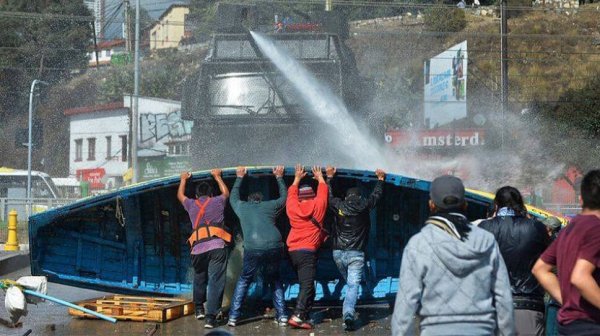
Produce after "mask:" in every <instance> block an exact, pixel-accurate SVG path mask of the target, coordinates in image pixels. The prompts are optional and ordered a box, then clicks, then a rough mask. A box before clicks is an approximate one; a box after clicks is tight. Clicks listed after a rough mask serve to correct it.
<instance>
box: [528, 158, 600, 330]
mask: <svg viewBox="0 0 600 336" xmlns="http://www.w3.org/2000/svg"><path fill="white" fill-rule="evenodd" d="M581 199H582V203H583V204H582V211H581V214H580V215H577V216H576V217H575V218H573V219H572V220H571V222H570V223H569V225H567V226H566V227H565V228H564V229H563V230H562V231H561V233H560V234H559V235H558V237H557V238H556V240H555V241H554V242H553V243H552V244H551V245H550V247H549V248H548V249H547V250H546V251H545V252H544V253H543V254H542V256H541V257H540V259H539V260H538V261H537V263H536V264H535V266H534V268H533V274H534V275H535V276H536V278H537V279H538V281H539V282H540V284H541V285H542V286H544V288H545V289H546V290H547V291H548V292H549V293H550V295H552V297H553V298H554V299H556V301H558V302H559V303H561V304H562V306H561V308H560V310H559V311H558V331H559V334H560V335H600V287H599V280H600V278H599V276H598V271H597V267H599V266H600V170H592V171H590V172H589V173H587V174H586V175H585V176H584V178H583V180H582V181H581ZM554 267H556V268H557V273H558V276H557V275H556V274H554V273H553V272H552V270H553V268H554Z"/></svg>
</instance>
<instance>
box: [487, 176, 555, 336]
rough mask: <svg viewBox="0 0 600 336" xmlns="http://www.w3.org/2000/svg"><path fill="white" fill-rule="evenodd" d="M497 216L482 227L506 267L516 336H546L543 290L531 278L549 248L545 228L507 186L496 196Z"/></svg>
mask: <svg viewBox="0 0 600 336" xmlns="http://www.w3.org/2000/svg"><path fill="white" fill-rule="evenodd" d="M494 206H495V215H494V217H493V218H491V219H488V220H485V221H483V222H481V224H479V227H480V228H482V229H484V230H487V231H489V232H491V233H492V234H493V235H494V237H496V241H497V242H498V246H499V247H500V254H502V258H503V259H504V262H505V263H506V268H507V269H508V275H509V280H510V287H511V291H512V295H513V304H514V309H515V327H516V331H517V335H545V322H544V310H545V307H544V288H542V286H541V285H540V284H539V282H538V281H537V279H536V278H535V277H534V276H533V274H531V269H532V268H533V265H534V264H535V262H536V260H537V259H538V258H539V256H540V255H541V254H542V252H544V250H545V249H546V248H547V247H548V245H549V244H550V237H549V236H548V233H547V232H546V227H545V226H544V224H542V223H541V222H540V221H538V220H536V219H533V218H528V215H527V209H526V208H525V204H524V202H523V197H522V196H521V193H520V192H519V190H517V189H516V188H514V187H511V186H505V187H502V188H500V189H498V191H497V192H496V197H495V198H494Z"/></svg>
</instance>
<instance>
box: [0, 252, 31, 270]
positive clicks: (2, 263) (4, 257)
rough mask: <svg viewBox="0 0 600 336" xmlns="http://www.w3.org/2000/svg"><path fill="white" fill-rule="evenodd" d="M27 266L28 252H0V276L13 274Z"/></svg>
mask: <svg viewBox="0 0 600 336" xmlns="http://www.w3.org/2000/svg"><path fill="white" fill-rule="evenodd" d="M28 265H29V251H15V252H8V251H6V252H5V251H4V250H3V249H2V251H0V275H5V274H8V273H12V272H15V271H17V270H19V269H22V268H25V267H27V266H28Z"/></svg>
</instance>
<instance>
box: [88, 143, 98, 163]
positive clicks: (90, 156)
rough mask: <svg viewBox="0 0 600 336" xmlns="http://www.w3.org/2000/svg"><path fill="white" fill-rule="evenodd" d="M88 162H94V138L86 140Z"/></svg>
mask: <svg viewBox="0 0 600 336" xmlns="http://www.w3.org/2000/svg"><path fill="white" fill-rule="evenodd" d="M87 141H88V158H87V159H88V161H96V138H88V139H87Z"/></svg>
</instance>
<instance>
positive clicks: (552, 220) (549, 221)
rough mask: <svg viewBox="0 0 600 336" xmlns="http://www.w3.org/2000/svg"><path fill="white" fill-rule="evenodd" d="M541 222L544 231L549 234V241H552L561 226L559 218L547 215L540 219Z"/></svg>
mask: <svg viewBox="0 0 600 336" xmlns="http://www.w3.org/2000/svg"><path fill="white" fill-rule="evenodd" d="M542 224H544V225H545V226H546V232H548V236H550V241H554V240H555V239H556V237H557V236H558V233H559V232H560V229H561V228H562V223H561V222H560V219H558V218H556V217H553V216H549V217H546V218H544V219H543V220H542Z"/></svg>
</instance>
